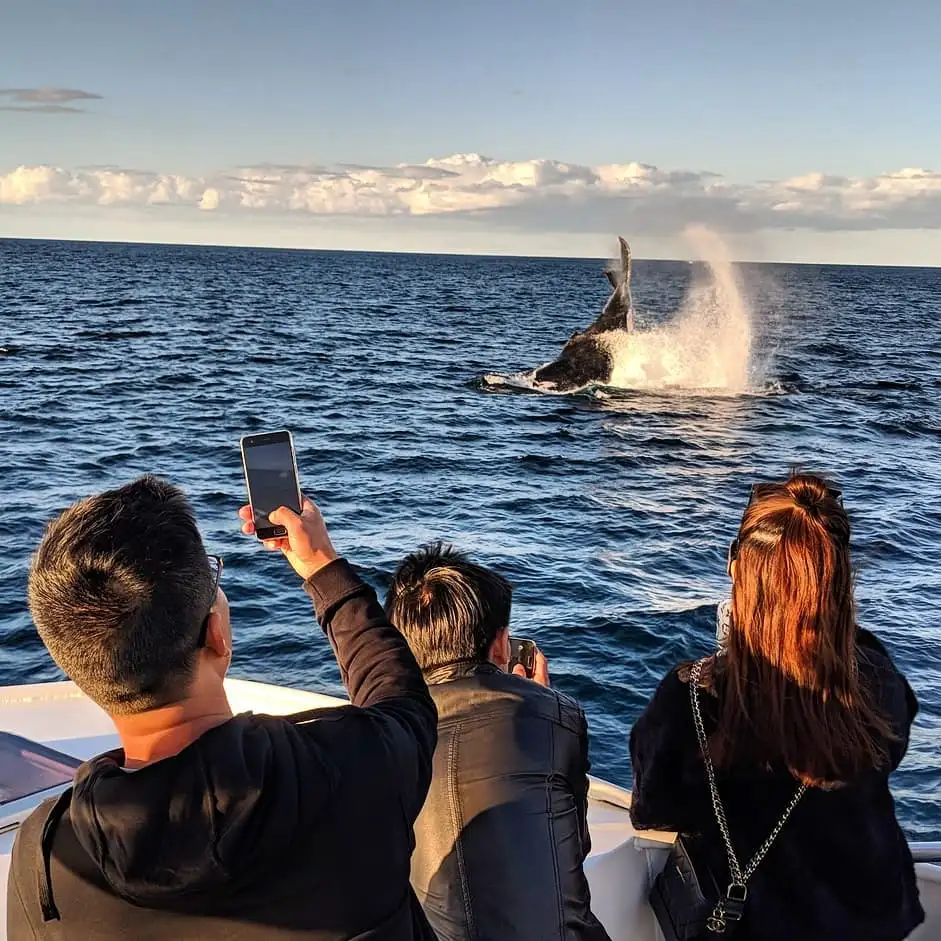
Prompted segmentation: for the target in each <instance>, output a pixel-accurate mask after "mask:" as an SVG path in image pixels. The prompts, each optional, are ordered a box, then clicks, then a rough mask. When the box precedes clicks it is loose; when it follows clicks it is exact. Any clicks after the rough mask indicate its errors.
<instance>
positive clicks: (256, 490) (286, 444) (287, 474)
mask: <svg viewBox="0 0 941 941" xmlns="http://www.w3.org/2000/svg"><path fill="white" fill-rule="evenodd" d="M242 460H243V461H244V463H245V478H246V483H247V485H248V498H249V501H250V502H251V505H252V513H253V515H254V518H255V529H256V530H257V531H259V532H261V531H262V530H271V529H273V528H274V527H272V525H271V521H270V520H269V519H268V514H270V513H272V512H273V511H274V510H276V509H277V508H278V507H279V506H287V507H290V508H291V509H292V510H294V511H295V512H297V513H300V511H301V508H300V504H299V502H298V486H297V472H296V470H295V465H294V449H293V447H292V445H291V436H290V434H289V433H288V432H286V431H284V432H273V433H272V434H267V435H253V436H251V437H248V438H244V439H243V440H242Z"/></svg>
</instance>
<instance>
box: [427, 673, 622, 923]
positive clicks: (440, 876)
mask: <svg viewBox="0 0 941 941" xmlns="http://www.w3.org/2000/svg"><path fill="white" fill-rule="evenodd" d="M426 679H427V680H428V684H429V688H430V689H431V695H432V697H433V698H434V700H435V705H436V706H437V707H438V748H437V750H436V751H435V758H434V775H433V778H432V784H431V789H430V791H429V792H428V800H427V801H426V802H425V807H424V809H423V810H422V812H421V815H420V816H419V818H418V821H417V823H416V824H415V838H416V847H415V853H414V856H413V857H412V884H413V885H414V886H415V890H416V892H417V893H418V897H419V899H420V900H421V902H422V904H423V905H424V907H425V912H426V913H427V915H428V918H429V921H430V922H431V924H432V926H433V927H434V929H435V931H436V933H437V935H438V937H439V939H440V941H607V939H608V936H607V934H606V933H605V930H604V929H603V928H602V927H601V925H600V924H599V923H598V921H597V919H596V918H595V917H594V915H592V913H591V908H590V902H591V899H590V895H589V890H588V883H587V880H586V879H585V875H584V872H583V870H582V863H583V862H584V859H585V857H586V856H587V855H588V851H589V849H590V846H591V844H590V841H589V836H588V824H587V811H588V727H587V723H586V722H585V714H584V713H583V712H582V710H581V707H580V706H579V705H578V703H577V702H575V700H574V699H571V698H570V697H568V696H566V695H564V694H563V693H559V692H556V691H555V690H552V689H547V688H545V687H542V686H539V685H537V684H536V683H533V682H531V681H530V680H526V679H523V678H521V677H518V676H513V675H509V674H506V673H504V672H503V671H502V670H500V669H498V668H497V667H495V666H493V665H492V664H489V663H483V664H482V663H463V664H456V665H451V666H447V667H442V668H439V669H437V670H435V671H432V672H430V673H428V674H426Z"/></svg>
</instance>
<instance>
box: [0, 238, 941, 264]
mask: <svg viewBox="0 0 941 941" xmlns="http://www.w3.org/2000/svg"><path fill="white" fill-rule="evenodd" d="M0 242H56V243H59V242H61V243H77V244H81V245H140V246H154V247H158V248H159V247H163V248H222V249H227V248H230V249H252V250H254V251H263V252H306V253H309V254H336V255H409V256H411V255H418V256H426V257H429V258H509V259H532V260H555V261H601V262H607V261H610V259H609V258H607V257H606V256H601V255H598V256H595V255H552V254H543V255H538V254H537V255H519V254H514V253H507V252H458V251H436V252H424V251H418V250H417V249H386V248H373V249H367V248H298V247H296V246H290V247H288V246H279V245H255V244H252V243H249V242H246V243H241V242H239V243H236V242H229V243H225V244H223V243H221V242H186V241H171V242H161V241H141V240H139V239H94V238H56V237H38V236H26V235H0ZM633 260H634V261H645V262H646V261H660V262H665V263H667V264H689V265H692V264H697V263H699V264H707V262H706V261H705V259H702V258H695V259H691V258H663V257H646V258H645V257H643V256H638V255H635V256H633ZM730 264H733V265H737V266H746V265H748V266H758V265H781V266H787V267H805V268H898V269H911V270H913V271H937V270H941V265H906V264H894V265H888V264H875V263H873V262H858V263H855V264H850V263H848V262H826V261H819V262H818V261H734V260H733V261H731V262H730Z"/></svg>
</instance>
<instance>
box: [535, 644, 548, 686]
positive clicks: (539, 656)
mask: <svg viewBox="0 0 941 941" xmlns="http://www.w3.org/2000/svg"><path fill="white" fill-rule="evenodd" d="M533 679H534V680H535V681H536V682H537V683H539V685H540V686H548V685H549V661H548V660H546V658H545V656H543V653H542V651H541V650H537V651H536V663H535V665H534V667H533Z"/></svg>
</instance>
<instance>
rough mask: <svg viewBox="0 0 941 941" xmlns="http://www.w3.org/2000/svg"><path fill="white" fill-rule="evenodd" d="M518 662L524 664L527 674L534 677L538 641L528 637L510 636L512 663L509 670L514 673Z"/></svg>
mask: <svg viewBox="0 0 941 941" xmlns="http://www.w3.org/2000/svg"><path fill="white" fill-rule="evenodd" d="M518 663H521V664H522V665H523V669H524V670H525V671H526V675H527V676H528V677H529V678H530V679H532V678H533V674H534V673H535V671H536V642H535V641H532V640H530V639H529V638H528V637H510V663H509V665H508V666H507V672H509V673H512V672H513V667H515V666H516V665H517V664H518Z"/></svg>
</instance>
